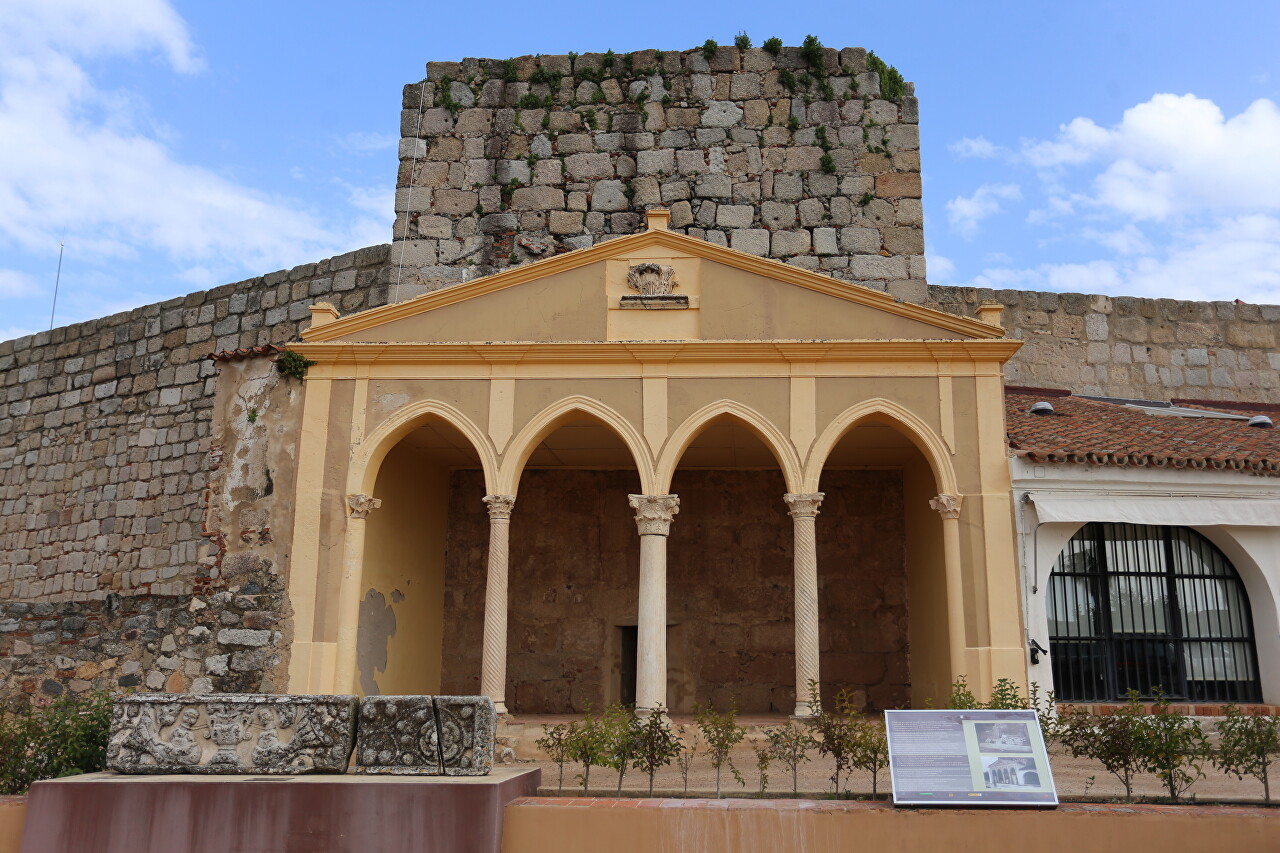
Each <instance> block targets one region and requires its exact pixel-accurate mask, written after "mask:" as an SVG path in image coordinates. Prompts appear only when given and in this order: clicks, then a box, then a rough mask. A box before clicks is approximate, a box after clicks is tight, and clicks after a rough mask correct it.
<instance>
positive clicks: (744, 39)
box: [733, 30, 751, 50]
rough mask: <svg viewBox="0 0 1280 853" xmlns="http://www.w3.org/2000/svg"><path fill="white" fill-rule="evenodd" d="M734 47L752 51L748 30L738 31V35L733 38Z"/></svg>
mask: <svg viewBox="0 0 1280 853" xmlns="http://www.w3.org/2000/svg"><path fill="white" fill-rule="evenodd" d="M733 46H734V47H736V48H737V49H738V50H750V49H751V36H749V35H747V31H746V30H738V34H737V35H736V36H734V37H733Z"/></svg>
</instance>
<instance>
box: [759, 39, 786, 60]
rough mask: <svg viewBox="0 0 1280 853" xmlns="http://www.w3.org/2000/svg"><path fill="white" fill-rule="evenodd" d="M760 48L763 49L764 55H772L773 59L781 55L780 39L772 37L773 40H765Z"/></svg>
mask: <svg viewBox="0 0 1280 853" xmlns="http://www.w3.org/2000/svg"><path fill="white" fill-rule="evenodd" d="M760 46H761V47H762V48H764V50H765V52H766V53H769V54H772V55H773V56H775V57H776V56H777V55H778V54H780V53H782V39H780V38H778V37H777V36H774V37H773V38H768V39H765V40H764V44H762V45H760Z"/></svg>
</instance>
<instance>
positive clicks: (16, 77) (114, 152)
mask: <svg viewBox="0 0 1280 853" xmlns="http://www.w3.org/2000/svg"><path fill="white" fill-rule="evenodd" d="M0 44H4V45H5V47H4V49H3V50H0V246H4V245H6V244H8V245H9V246H11V247H14V248H16V249H18V250H19V251H26V252H29V253H42V252H46V251H47V250H48V247H49V246H56V245H57V242H58V239H59V238H61V237H62V235H63V233H64V231H65V233H66V242H67V251H68V253H69V256H70V257H75V258H77V259H78V260H79V261H80V262H81V263H86V264H94V263H97V264H99V265H101V263H102V262H104V261H105V262H110V261H112V260H117V261H118V260H121V259H127V260H131V261H133V260H136V259H141V258H147V257H153V256H160V257H167V258H168V259H169V260H170V261H171V262H173V263H176V264H177V266H178V267H179V269H180V270H183V271H185V272H179V273H177V275H178V277H179V278H181V279H184V280H186V281H188V282H191V283H193V284H194V283H199V284H201V285H207V284H214V283H217V282H218V281H225V280H228V279H230V278H233V277H235V276H237V275H243V274H245V273H247V272H260V271H262V270H270V269H278V268H282V267H288V266H292V265H294V264H297V263H302V262H304V261H307V260H314V259H316V258H319V257H324V256H325V255H328V254H334V253H338V252H343V251H348V250H350V249H352V248H355V247H357V246H363V245H368V244H369V243H377V242H383V241H385V240H386V239H387V238H388V237H389V235H390V227H389V225H390V221H391V211H392V205H391V203H390V201H389V200H388V199H389V197H390V193H389V192H388V193H387V194H386V196H387V198H385V199H378V200H379V201H385V207H384V208H383V209H382V210H381V211H377V213H379V214H381V215H380V217H377V218H375V217H373V216H370V214H371V213H374V211H372V210H371V208H370V205H371V204H372V202H373V199H374V196H375V194H374V192H373V191H366V193H365V194H364V195H362V196H359V197H357V196H355V195H354V194H353V196H352V197H351V199H350V201H351V202H353V203H354V204H355V209H354V210H353V209H351V208H343V207H342V206H341V205H339V206H338V209H335V210H330V211H326V212H325V214H324V215H323V216H321V215H318V214H316V213H313V212H311V211H310V210H308V209H307V208H306V206H305V205H303V204H302V203H301V202H299V201H297V200H294V199H291V198H285V197H279V196H274V195H271V194H268V193H265V192H262V191H260V190H258V189H255V188H253V187H250V186H245V185H243V184H240V183H237V182H235V181H234V180H230V179H228V178H226V177H223V176H222V175H220V174H218V173H217V172H216V171H215V170H214V169H211V168H208V167H205V166H202V165H198V164H192V163H185V162H182V161H181V160H180V159H179V157H178V156H176V155H175V153H174V151H173V150H172V148H171V147H170V146H171V137H172V136H173V134H172V133H171V132H170V131H168V130H167V129H166V128H164V127H163V125H161V124H159V123H157V122H155V121H153V120H151V119H150V117H148V116H147V109H148V108H147V105H146V104H145V103H144V102H142V101H141V100H140V99H139V98H138V96H137V95H136V94H134V93H130V92H122V91H109V90H104V89H102V88H100V87H99V86H98V85H97V84H96V83H95V81H94V80H93V78H92V77H91V75H90V74H89V73H88V71H87V70H86V67H85V66H84V65H83V64H82V63H83V62H84V61H85V60H87V59H91V58H95V57H102V56H123V57H131V56H134V55H136V54H139V53H151V54H153V55H155V56H157V57H158V58H159V60H160V61H162V62H163V63H165V64H166V65H167V67H168V68H170V69H172V70H174V71H177V72H181V73H196V72H198V71H200V70H201V68H202V67H203V65H202V61H201V59H200V57H199V55H198V51H197V49H196V47H195V46H194V45H193V43H192V40H191V36H190V33H189V31H188V28H187V25H186V23H185V22H184V21H183V20H182V18H181V17H180V16H179V15H178V13H177V12H176V11H174V9H173V8H172V6H170V5H169V3H167V2H165V0H130V2H128V3H119V4H115V3H101V2H96V3H91V2H87V0H41V2H39V3H30V2H19V0H0ZM375 136H376V135H374V134H366V135H363V136H362V137H361V138H360V139H356V140H353V141H352V144H363V145H365V146H371V145H375V144H378V145H381V144H383V141H382V140H380V139H375V138H374V137H375ZM101 284H102V286H103V287H105V288H108V289H111V288H116V289H117V290H118V289H119V288H120V287H121V285H120V284H119V283H118V282H117V281H116V280H115V279H113V278H112V277H111V276H104V277H103V279H102V281H101ZM0 295H3V296H13V295H16V294H15V292H14V291H13V288H12V286H10V287H9V288H8V289H5V288H4V287H3V286H2V285H0ZM151 296H152V294H143V293H140V294H133V295H131V296H129V297H125V296H123V295H121V299H123V300H125V301H131V300H132V299H133V298H135V297H136V298H141V299H143V300H146V299H148V298H150V297H151ZM133 304H141V303H138V302H134V303H133Z"/></svg>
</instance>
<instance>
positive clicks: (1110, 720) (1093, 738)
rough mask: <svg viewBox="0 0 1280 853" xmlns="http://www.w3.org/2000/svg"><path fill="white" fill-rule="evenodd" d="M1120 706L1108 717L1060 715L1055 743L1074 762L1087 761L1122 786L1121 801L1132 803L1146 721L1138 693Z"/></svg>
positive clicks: (1076, 711) (1081, 713) (1143, 755)
mask: <svg viewBox="0 0 1280 853" xmlns="http://www.w3.org/2000/svg"><path fill="white" fill-rule="evenodd" d="M1126 695H1127V697H1128V699H1127V701H1126V702H1125V703H1124V705H1122V706H1120V707H1119V708H1117V709H1115V711H1114V712H1112V713H1109V714H1091V713H1089V712H1087V711H1085V710H1084V709H1082V708H1071V709H1069V710H1067V711H1066V712H1065V713H1063V715H1062V717H1061V723H1060V724H1059V727H1058V740H1059V741H1060V742H1061V743H1062V745H1063V746H1064V747H1066V748H1067V751H1069V752H1070V753H1071V754H1072V755H1073V756H1074V757H1076V758H1091V759H1093V760H1094V761H1097V762H1098V763H1099V764H1101V765H1102V767H1103V769H1105V770H1106V771H1107V772H1108V773H1110V774H1111V775H1112V776H1115V777H1116V779H1118V780H1120V784H1122V785H1124V798H1125V800H1127V801H1130V802H1132V801H1133V778H1134V777H1135V776H1136V775H1138V773H1140V772H1142V770H1144V769H1145V768H1146V761H1145V758H1146V753H1145V741H1144V738H1145V732H1144V729H1145V727H1146V721H1145V719H1144V716H1143V708H1142V702H1141V701H1140V700H1139V697H1138V691H1136V690H1130V691H1128V693H1127V694H1126Z"/></svg>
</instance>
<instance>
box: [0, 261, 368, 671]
mask: <svg viewBox="0 0 1280 853" xmlns="http://www.w3.org/2000/svg"><path fill="white" fill-rule="evenodd" d="M387 255H388V247H387V246H375V247H371V248H368V249H361V250H359V251H357V252H352V253H349V254H347V255H343V256H340V257H336V258H332V259H329V260H325V261H320V262H318V263H314V264H306V265H304V266H300V267H297V268H295V269H292V270H282V271H280V272H275V273H271V274H269V275H265V276H262V277H259V278H255V279H250V280H248V281H243V282H239V283H236V284H228V285H224V286H222V287H218V288H215V289H213V290H210V291H206V292H201V293H193V294H190V295H189V296H185V297H179V298H176V299H171V300H169V301H167V302H163V303H159V304H156V305H149V306H146V307H143V308H138V309H135V310H133V311H130V312H127V313H123V314H117V315H114V316H111V317H106V318H103V319H101V320H92V321H89V322H87V323H80V324H77V325H74V326H67V327H64V328H60V329H54V330H53V331H51V332H42V333H40V334H38V335H33V336H29V337H26V338H19V339H18V340H14V341H8V342H5V343H0V383H2V385H0V387H2V388H3V395H4V396H3V398H2V400H0V405H2V406H3V410H2V411H3V415H4V417H3V418H2V419H0V696H14V695H20V694H36V695H38V696H52V695H56V694H58V693H60V692H62V691H65V690H68V689H69V690H72V691H83V690H88V689H90V688H94V687H104V688H107V687H116V686H123V687H130V686H138V687H144V688H147V689H169V690H183V689H191V690H209V689H213V690H228V691H235V690H273V689H279V688H280V687H281V686H282V683H283V682H282V676H281V667H282V665H283V662H284V660H285V658H284V655H285V654H286V646H287V638H288V625H287V619H286V618H285V617H287V610H286V606H285V602H284V595H283V592H284V580H283V576H282V572H283V571H284V568H285V567H284V565H283V560H282V559H281V556H282V551H281V549H282V547H283V546H282V544H281V541H280V537H279V534H280V530H279V528H280V526H281V525H280V521H281V520H283V519H277V518H274V517H272V516H273V515H274V516H279V515H280V513H274V514H273V513H271V512H270V511H268V510H265V509H264V507H265V506H266V505H267V504H264V503H263V498H264V495H263V492H270V491H273V490H274V488H276V487H278V488H280V489H281V490H283V491H284V493H285V494H287V493H288V490H289V489H291V487H292V473H291V469H289V466H288V465H287V464H285V465H283V473H281V477H282V478H283V480H284V482H280V483H277V484H275V485H274V486H272V487H268V486H267V485H266V484H265V483H263V482H261V481H255V480H254V479H253V477H251V476H244V472H245V470H246V455H247V457H248V461H252V460H253V459H256V457H255V456H254V454H256V453H258V452H260V451H259V450H258V449H255V448H262V447H265V446H267V445H268V444H270V445H271V447H272V449H271V451H270V454H269V456H268V457H263V458H264V459H268V458H269V459H270V460H277V459H278V457H280V455H281V454H283V456H284V457H285V459H286V460H287V457H288V454H289V453H290V452H291V451H290V450H289V447H290V446H291V445H290V436H289V434H288V433H289V431H288V429H287V424H288V422H289V417H290V416H289V414H288V412H289V410H290V409H291V408H292V407H296V406H297V405H298V404H299V402H300V400H301V394H300V393H298V389H297V387H296V386H297V383H296V382H292V385H293V386H294V387H293V388H292V389H289V388H287V386H281V385H280V381H281V378H280V377H279V375H278V374H276V373H274V372H273V371H271V370H270V369H269V368H266V369H263V366H262V365H257V366H250V365H249V364H247V363H244V364H229V365H226V366H225V367H224V368H223V369H224V370H225V371H228V372H229V376H228V377H226V378H225V379H224V381H223V382H222V383H215V366H214V363H213V362H211V361H209V360H208V359H206V358H205V357H206V356H207V355H209V354H210V353H212V352H215V351H220V350H230V349H236V348H244V347H258V346H263V345H266V344H282V343H284V342H286V341H289V340H291V339H293V338H294V337H295V336H296V335H297V333H298V330H299V327H300V324H303V323H305V322H306V321H307V320H309V318H310V311H309V310H308V308H309V306H310V304H311V303H312V302H314V301H317V300H318V299H329V300H331V301H334V302H336V303H338V305H339V306H340V307H341V308H342V310H343V311H356V310H360V309H363V308H367V307H371V306H374V305H378V304H381V303H382V302H384V301H385V300H386V298H387V282H388V277H389V275H390V272H389V270H388V268H387V267H386V265H385V262H386V258H387ZM215 385H220V387H219V389H218V390H219V391H221V392H222V393H223V395H224V399H223V400H221V401H220V400H219V399H218V395H215ZM282 387H283V390H282ZM251 408H252V409H255V416H254V422H255V424H256V425H255V426H250V425H249V423H248V421H249V418H248V410H249V409H251ZM258 415H261V419H259V417H258ZM228 425H230V428H229V429H228V428H227V427H228ZM268 429H272V430H275V432H274V433H273V434H272V437H271V440H270V441H267V440H266V438H265V432H266V430H268ZM255 430H257V431H258V432H255ZM259 433H261V434H259ZM237 472H238V473H237ZM211 502H212V505H210V503H211ZM268 504H269V501H268ZM273 530H275V532H276V536H275V537H273V536H272V531H273ZM286 531H287V528H286Z"/></svg>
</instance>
